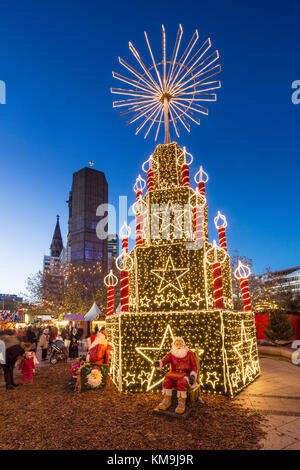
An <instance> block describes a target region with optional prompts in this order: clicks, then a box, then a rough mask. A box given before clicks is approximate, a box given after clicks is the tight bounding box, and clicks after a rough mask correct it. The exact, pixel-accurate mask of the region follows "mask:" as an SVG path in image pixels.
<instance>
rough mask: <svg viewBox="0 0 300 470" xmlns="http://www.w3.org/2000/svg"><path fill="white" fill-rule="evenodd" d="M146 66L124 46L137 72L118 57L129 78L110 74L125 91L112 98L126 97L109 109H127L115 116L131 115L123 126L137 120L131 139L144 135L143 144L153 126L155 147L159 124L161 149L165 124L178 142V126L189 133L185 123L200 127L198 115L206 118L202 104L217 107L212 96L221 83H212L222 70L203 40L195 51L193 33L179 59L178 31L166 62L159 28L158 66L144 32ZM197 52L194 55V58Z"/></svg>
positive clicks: (196, 36)
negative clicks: (133, 61) (143, 133)
mask: <svg viewBox="0 0 300 470" xmlns="http://www.w3.org/2000/svg"><path fill="white" fill-rule="evenodd" d="M144 34H145V39H146V43H147V46H148V51H149V53H150V57H151V65H150V66H149V65H147V66H146V65H145V62H144V61H143V60H142V58H141V56H140V54H139V53H138V51H137V50H136V49H135V47H134V46H133V44H132V43H131V42H129V49H130V51H131V52H132V54H133V56H134V58H135V59H136V60H137V62H138V64H139V67H140V69H139V70H136V69H135V68H134V67H132V66H131V65H130V64H128V63H127V62H125V60H123V59H121V58H120V57H119V62H120V64H121V65H122V66H123V67H124V68H125V69H126V71H127V72H130V74H131V77H130V78H128V77H127V76H124V75H121V74H119V73H116V72H113V77H114V78H116V79H117V80H120V81H122V82H124V83H126V84H127V85H129V86H130V88H127V89H124V88H111V93H113V94H119V95H123V96H126V97H127V98H126V99H123V100H120V101H114V102H113V107H114V108H121V107H124V108H126V110H125V111H121V112H120V116H123V115H126V114H133V116H132V117H131V118H130V119H129V120H128V121H127V124H133V123H134V122H136V121H139V120H141V122H140V123H139V125H138V127H137V129H136V132H135V133H136V134H138V133H139V132H140V131H141V130H142V129H143V128H144V130H145V129H146V132H145V138H146V137H147V136H148V134H149V132H150V131H151V129H152V128H153V127H155V126H156V133H155V141H156V140H157V137H158V134H159V130H160V127H161V124H162V123H164V128H165V139H164V143H165V144H167V143H170V142H171V137H170V123H171V124H172V125H173V127H174V130H175V133H176V135H177V137H179V123H180V124H181V125H182V126H183V127H184V128H185V129H186V130H187V131H188V132H190V121H192V122H194V123H195V124H200V119H199V117H198V116H199V114H202V115H207V114H208V109H207V108H206V107H204V106H202V104H199V103H203V102H209V101H216V99H217V96H216V93H211V91H212V90H216V89H218V88H220V87H221V82H220V81H216V80H212V77H214V76H215V75H216V74H218V73H220V71H221V66H220V64H217V63H216V62H217V61H218V59H219V53H218V51H217V50H216V51H214V52H211V51H210V48H211V40H210V38H208V39H207V40H206V41H205V42H204V43H203V44H202V45H201V46H200V47H199V45H198V44H197V43H198V39H199V33H198V30H197V29H196V31H195V32H194V34H193V36H192V38H191V40H190V41H189V43H188V45H187V47H186V48H185V49H184V52H183V53H182V54H181V55H180V53H179V50H180V45H181V40H182V35H183V29H182V26H181V25H179V28H178V32H177V36H176V40H175V44H174V48H173V52H172V56H171V59H170V60H168V59H167V48H166V31H165V28H164V25H162V59H161V60H159V61H157V60H156V59H155V57H154V54H153V52H152V49H151V46H150V42H149V39H148V35H147V33H146V31H145V32H144ZM195 51H196V52H195Z"/></svg>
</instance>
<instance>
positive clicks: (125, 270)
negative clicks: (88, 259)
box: [116, 222, 133, 313]
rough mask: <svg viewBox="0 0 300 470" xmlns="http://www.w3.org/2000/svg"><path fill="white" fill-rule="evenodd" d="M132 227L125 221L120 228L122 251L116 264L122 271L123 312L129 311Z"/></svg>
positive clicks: (121, 298) (121, 297) (121, 295)
mask: <svg viewBox="0 0 300 470" xmlns="http://www.w3.org/2000/svg"><path fill="white" fill-rule="evenodd" d="M130 233H131V230H130V227H128V225H127V224H126V222H124V224H123V225H122V227H121V230H120V237H121V238H122V253H121V255H120V256H118V257H117V259H116V266H117V268H118V270H119V271H120V304H121V313H128V312H129V271H130V270H131V269H132V267H133V259H132V258H131V256H130V255H129V254H128V238H129V236H130Z"/></svg>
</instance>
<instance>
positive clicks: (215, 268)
mask: <svg viewBox="0 0 300 470" xmlns="http://www.w3.org/2000/svg"><path fill="white" fill-rule="evenodd" d="M226 257H227V253H226V251H225V250H223V248H221V247H219V246H217V244H216V241H215V240H214V241H213V246H212V248H210V249H209V250H208V251H207V252H206V262H207V263H208V264H210V265H211V267H212V275H213V292H214V306H215V308H224V300H223V299H224V297H223V279H222V266H221V265H222V264H223V263H224V261H225V259H226Z"/></svg>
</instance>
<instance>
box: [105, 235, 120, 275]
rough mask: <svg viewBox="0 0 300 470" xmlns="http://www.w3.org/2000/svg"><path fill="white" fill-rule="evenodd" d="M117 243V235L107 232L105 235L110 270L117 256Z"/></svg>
mask: <svg viewBox="0 0 300 470" xmlns="http://www.w3.org/2000/svg"><path fill="white" fill-rule="evenodd" d="M118 245H119V237H118V235H117V234H115V233H114V234H111V233H110V234H109V235H108V236H107V259H108V270H110V269H111V268H112V266H113V264H114V262H115V259H116V257H117V256H118V251H119V249H118Z"/></svg>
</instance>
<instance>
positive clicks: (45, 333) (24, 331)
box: [3, 323, 83, 361]
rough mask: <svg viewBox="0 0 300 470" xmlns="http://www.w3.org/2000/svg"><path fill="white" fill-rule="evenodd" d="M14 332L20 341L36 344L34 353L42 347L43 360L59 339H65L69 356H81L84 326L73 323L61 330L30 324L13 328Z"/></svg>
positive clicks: (74, 357) (33, 349)
mask: <svg viewBox="0 0 300 470" xmlns="http://www.w3.org/2000/svg"><path fill="white" fill-rule="evenodd" d="M3 333H4V332H3ZM12 334H13V335H14V336H16V337H17V338H18V340H19V341H20V342H24V343H30V344H34V345H35V346H34V347H33V348H32V351H33V352H34V353H36V351H37V348H38V347H40V348H41V360H42V361H46V360H47V355H48V348H49V346H50V345H51V344H52V343H53V342H54V341H56V340H57V339H61V340H63V341H64V343H65V346H66V347H67V349H68V352H69V357H70V358H73V359H76V358H77V357H78V356H79V352H78V349H79V340H80V339H81V338H82V336H83V330H82V328H78V329H77V328H75V327H74V326H73V325H72V323H70V324H69V325H67V326H66V327H63V328H62V329H60V330H59V329H58V328H57V327H56V326H52V325H49V326H47V327H45V328H43V327H34V326H30V325H29V326H28V327H26V328H18V329H14V330H12Z"/></svg>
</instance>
